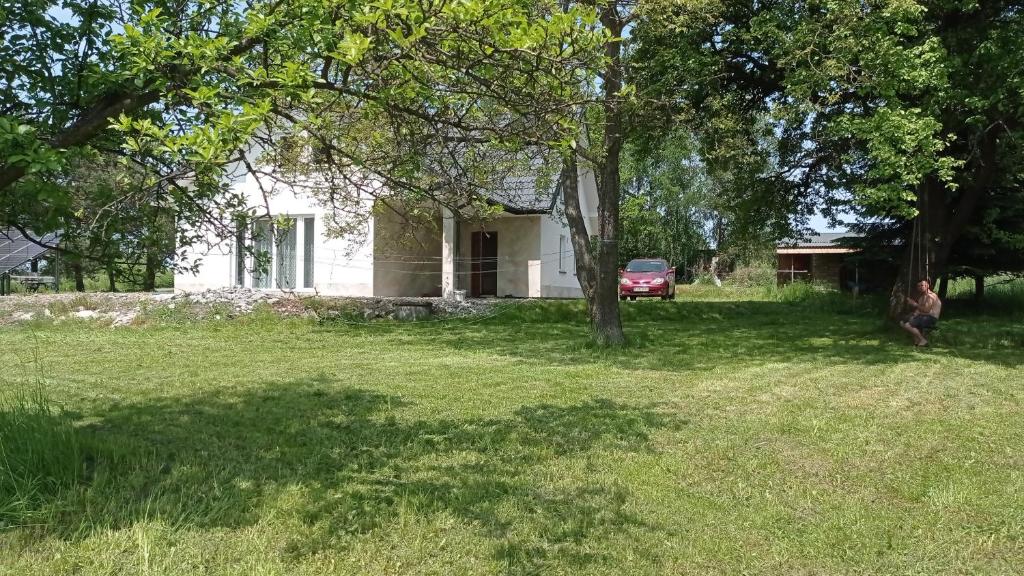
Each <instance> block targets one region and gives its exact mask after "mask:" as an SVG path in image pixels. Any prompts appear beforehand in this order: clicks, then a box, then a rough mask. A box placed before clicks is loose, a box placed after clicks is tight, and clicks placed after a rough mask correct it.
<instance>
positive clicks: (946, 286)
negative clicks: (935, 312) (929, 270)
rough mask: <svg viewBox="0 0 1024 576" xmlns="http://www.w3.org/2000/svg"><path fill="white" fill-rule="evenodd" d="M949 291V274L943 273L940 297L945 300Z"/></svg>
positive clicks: (940, 282)
mask: <svg viewBox="0 0 1024 576" xmlns="http://www.w3.org/2000/svg"><path fill="white" fill-rule="evenodd" d="M948 293H949V275H948V274H943V275H942V278H940V279H939V292H938V294H939V299H941V300H945V299H946V294H948Z"/></svg>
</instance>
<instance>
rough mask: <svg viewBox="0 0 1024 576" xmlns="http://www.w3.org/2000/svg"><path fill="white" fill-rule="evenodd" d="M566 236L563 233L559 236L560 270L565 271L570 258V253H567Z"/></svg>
mask: <svg viewBox="0 0 1024 576" xmlns="http://www.w3.org/2000/svg"><path fill="white" fill-rule="evenodd" d="M565 246H566V237H565V234H562V235H560V236H559V237H558V271H559V272H565V262H566V260H567V259H568V255H567V254H566V253H565V252H566V250H565Z"/></svg>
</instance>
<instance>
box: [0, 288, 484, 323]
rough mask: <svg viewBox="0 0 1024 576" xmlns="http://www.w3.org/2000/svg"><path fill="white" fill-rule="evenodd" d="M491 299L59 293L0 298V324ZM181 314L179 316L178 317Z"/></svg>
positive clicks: (447, 311)
mask: <svg viewBox="0 0 1024 576" xmlns="http://www.w3.org/2000/svg"><path fill="white" fill-rule="evenodd" d="M498 302H500V301H499V300H495V299H467V300H454V299H444V298H341V297H300V296H297V295H293V294H287V293H281V292H266V291H261V290H252V289H249V288H241V287H232V288H220V289H216V290H206V291H203V292H194V293H177V294H173V293H163V294H161V293H157V294H153V293H123V294H110V293H89V294H79V293H63V294H32V295H23V296H12V297H7V298H3V299H0V324H3V323H17V322H27V321H31V320H41V319H48V320H51V321H54V322H61V321H65V320H96V321H102V322H109V324H110V325H111V326H127V325H130V324H133V323H136V324H137V323H138V322H140V321H142V320H144V319H146V318H147V317H157V318H159V317H160V316H161V315H163V314H174V315H175V316H177V317H179V318H185V319H202V318H208V317H209V318H215V319H222V318H223V317H225V316H226V317H228V318H231V317H235V316H241V315H245V314H250V313H252V312H253V311H254V310H255V309H256V308H257V307H258V306H266V307H268V308H269V309H270V310H272V311H274V312H275V313H276V314H279V315H281V316H299V317H310V318H318V319H320V320H346V321H365V320H374V319H397V320H421V319H424V318H427V317H436V318H445V317H459V316H472V315H477V314H485V313H487V312H488V311H490V310H491V309H492V308H493V306H494V305H495V304H496V303H498ZM179 314H180V316H179Z"/></svg>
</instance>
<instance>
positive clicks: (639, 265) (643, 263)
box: [626, 260, 668, 272]
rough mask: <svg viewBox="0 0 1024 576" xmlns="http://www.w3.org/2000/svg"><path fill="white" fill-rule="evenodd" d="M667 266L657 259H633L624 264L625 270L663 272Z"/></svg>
mask: <svg viewBox="0 0 1024 576" xmlns="http://www.w3.org/2000/svg"><path fill="white" fill-rule="evenodd" d="M667 269H668V267H667V266H665V263H664V262H658V261H657V260H633V261H632V262H630V263H629V264H626V272H664V271H665V270H667Z"/></svg>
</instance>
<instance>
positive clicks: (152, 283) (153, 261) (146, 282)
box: [142, 250, 160, 292]
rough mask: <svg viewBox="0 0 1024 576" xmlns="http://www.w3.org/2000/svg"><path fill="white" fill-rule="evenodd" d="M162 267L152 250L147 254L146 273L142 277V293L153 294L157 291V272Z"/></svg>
mask: <svg viewBox="0 0 1024 576" xmlns="http://www.w3.org/2000/svg"><path fill="white" fill-rule="evenodd" d="M159 266H160V260H159V258H157V256H156V255H155V254H153V252H152V250H150V251H148V252H146V271H145V274H144V275H143V277H142V291H143V292H152V291H153V290H156V272H157V268H159Z"/></svg>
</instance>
